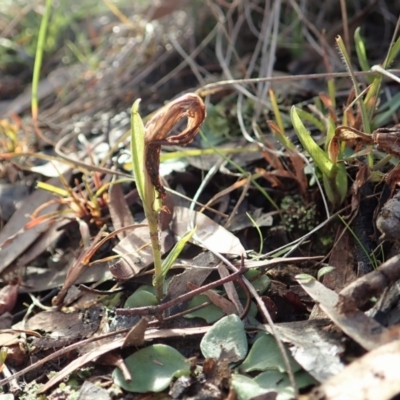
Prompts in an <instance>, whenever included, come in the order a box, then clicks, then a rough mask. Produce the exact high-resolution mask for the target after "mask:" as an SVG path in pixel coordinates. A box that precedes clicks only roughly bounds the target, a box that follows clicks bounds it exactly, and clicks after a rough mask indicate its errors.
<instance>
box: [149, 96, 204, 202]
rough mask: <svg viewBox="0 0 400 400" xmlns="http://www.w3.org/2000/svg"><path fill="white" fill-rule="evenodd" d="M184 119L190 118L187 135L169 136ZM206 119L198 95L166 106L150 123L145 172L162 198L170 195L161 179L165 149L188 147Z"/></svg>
mask: <svg viewBox="0 0 400 400" xmlns="http://www.w3.org/2000/svg"><path fill="white" fill-rule="evenodd" d="M183 118H187V126H186V128H185V129H184V130H183V132H181V133H180V134H178V135H172V136H169V137H168V134H169V133H170V131H171V129H172V128H173V127H174V126H175V125H176V124H177V123H178V122H179V121H181V120H182V119H183ZM205 118H206V108H205V106H204V103H203V100H202V99H201V98H200V97H199V96H197V95H196V94H194V93H187V94H185V95H183V96H181V97H179V98H177V99H176V100H173V101H172V102H171V103H169V104H168V105H166V106H165V107H163V108H162V109H161V110H159V111H158V112H157V113H156V114H155V115H154V116H153V117H152V118H151V119H150V120H149V121H148V122H147V124H146V126H145V137H144V143H145V166H146V171H145V173H147V174H148V175H149V178H150V182H151V183H152V184H153V186H154V187H155V189H156V191H157V192H158V194H159V197H160V198H161V199H163V198H165V196H166V192H165V189H164V187H163V186H162V184H161V180H160V176H159V167H160V151H161V146H162V145H167V146H168V145H169V146H171V145H179V146H186V145H187V144H189V143H191V142H192V141H193V139H194V138H195V136H196V134H197V132H198V131H199V129H200V126H201V124H202V123H203V122H204V119H205Z"/></svg>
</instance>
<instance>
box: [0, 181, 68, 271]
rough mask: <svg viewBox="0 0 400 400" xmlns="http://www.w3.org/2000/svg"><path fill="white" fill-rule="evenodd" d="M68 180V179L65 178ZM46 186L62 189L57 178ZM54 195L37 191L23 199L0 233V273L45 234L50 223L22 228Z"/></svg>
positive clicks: (55, 206)
mask: <svg viewBox="0 0 400 400" xmlns="http://www.w3.org/2000/svg"><path fill="white" fill-rule="evenodd" d="M66 179H68V178H66ZM47 183H48V184H50V185H53V186H56V187H60V188H61V187H63V185H62V182H61V180H60V179H59V178H52V179H50V180H49V181H48V182H47ZM53 199H54V195H53V194H52V193H50V192H47V191H45V190H41V189H37V190H35V191H34V192H33V193H32V194H31V195H30V196H29V197H27V198H26V199H25V201H24V202H23V204H22V206H21V207H20V209H19V210H18V211H17V212H16V213H14V215H13V216H12V217H11V219H10V220H9V221H8V223H7V224H6V226H5V227H4V228H3V229H2V230H1V232H0V272H2V271H4V269H5V268H6V267H8V266H9V265H10V264H11V263H12V262H13V261H14V260H15V259H16V258H17V257H19V256H20V255H21V254H22V253H23V252H24V251H25V250H26V249H27V248H28V247H29V246H30V245H31V244H32V243H33V242H34V241H35V240H36V239H37V238H38V237H39V236H40V235H41V234H42V233H43V232H46V231H47V229H48V227H49V225H50V222H49V221H45V222H42V223H40V224H38V225H36V226H35V227H32V228H31V229H27V230H25V229H24V227H25V226H26V225H27V224H28V223H30V222H31V219H30V217H29V215H31V214H33V213H34V211H35V210H36V209H37V208H38V207H39V206H41V205H43V204H44V203H46V202H48V201H50V200H53ZM59 206H60V204H51V205H49V206H48V207H47V208H46V209H45V212H46V213H49V212H52V211H56V210H57V209H58V208H59Z"/></svg>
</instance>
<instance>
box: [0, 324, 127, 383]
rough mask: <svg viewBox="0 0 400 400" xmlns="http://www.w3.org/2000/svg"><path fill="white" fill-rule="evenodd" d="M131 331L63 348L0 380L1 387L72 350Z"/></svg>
mask: <svg viewBox="0 0 400 400" xmlns="http://www.w3.org/2000/svg"><path fill="white" fill-rule="evenodd" d="M130 329H132V327H130V328H125V329H121V330H119V331H115V332H108V333H105V334H104V335H100V336H97V337H91V338H89V339H84V340H81V341H80V342H77V343H74V344H71V345H69V346H67V347H64V348H62V349H60V350H57V351H56V352H54V353H51V354H49V355H48V356H47V357H45V358H42V359H41V360H39V361H37V362H36V363H34V364H32V365H30V366H29V367H26V368H24V369H22V370H21V371H18V372H16V373H14V374H13V375H11V376H10V377H7V378H4V379H1V380H0V386H1V385H5V384H6V383H8V382H9V381H10V380H11V379H16V378H19V377H20V376H23V375H25V374H27V373H28V372H30V371H33V370H35V369H36V368H38V367H40V366H41V365H44V364H45V363H47V362H49V361H52V360H54V359H56V358H58V357H61V356H63V355H64V354H67V353H69V352H70V351H72V350H76V349H78V348H80V347H82V346H84V345H86V344H89V343H92V342H96V341H97V340H102V339H106V338H109V337H112V336H116V335H118V334H121V333H125V332H129V330H130Z"/></svg>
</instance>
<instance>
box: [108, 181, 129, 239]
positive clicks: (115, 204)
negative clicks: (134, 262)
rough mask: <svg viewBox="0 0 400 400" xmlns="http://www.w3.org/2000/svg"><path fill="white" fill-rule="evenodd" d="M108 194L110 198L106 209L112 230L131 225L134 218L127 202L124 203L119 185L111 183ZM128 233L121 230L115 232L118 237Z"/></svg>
mask: <svg viewBox="0 0 400 400" xmlns="http://www.w3.org/2000/svg"><path fill="white" fill-rule="evenodd" d="M109 196H110V199H109V202H108V209H109V211H110V217H111V221H112V223H113V227H114V230H117V229H119V228H122V227H124V226H128V225H133V224H134V223H135V220H134V219H133V216H132V213H131V211H130V210H129V207H128V204H127V203H126V200H125V197H124V192H123V191H122V188H121V185H111V188H110V191H109ZM128 233H129V232H128V231H125V230H122V231H121V232H120V233H118V234H117V236H118V239H119V240H122V239H124V238H125V237H126V236H128Z"/></svg>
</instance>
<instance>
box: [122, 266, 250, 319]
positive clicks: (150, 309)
mask: <svg viewBox="0 0 400 400" xmlns="http://www.w3.org/2000/svg"><path fill="white" fill-rule="evenodd" d="M246 271H247V268H245V267H244V265H242V266H241V267H240V268H239V269H237V268H235V272H234V273H233V274H231V275H229V276H227V277H225V278H221V279H219V280H217V281H215V282H211V283H209V284H207V285H204V286H202V287H200V288H198V289H195V290H192V291H190V292H188V293H185V294H183V295H181V296H178V297H177V298H175V299H172V300H170V301H168V302H166V303H163V304H159V305H158V306H147V307H137V308H117V309H116V310H115V313H116V315H129V316H136V315H154V316H155V317H156V318H158V319H160V320H162V312H163V311H165V310H167V309H168V308H171V307H173V306H175V305H177V304H180V303H183V302H184V301H187V300H189V299H191V298H192V297H194V296H197V295H198V294H201V293H204V292H206V291H207V290H210V289H214V288H215V287H217V286H221V285H223V284H225V283H227V282H232V281H233V280H237V278H238V277H239V276H240V275H242V274H244V273H245V272H246Z"/></svg>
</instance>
